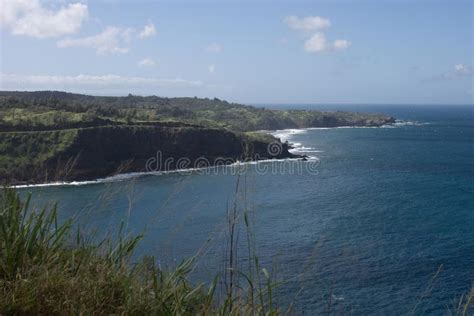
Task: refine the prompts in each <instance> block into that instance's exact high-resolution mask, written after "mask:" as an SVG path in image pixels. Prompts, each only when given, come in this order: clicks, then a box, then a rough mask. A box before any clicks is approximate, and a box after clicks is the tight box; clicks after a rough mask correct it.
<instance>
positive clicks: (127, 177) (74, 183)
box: [12, 157, 317, 189]
mask: <svg viewBox="0 0 474 316" xmlns="http://www.w3.org/2000/svg"><path fill="white" fill-rule="evenodd" d="M312 158H315V157H308V160H311V159H312ZM316 159H317V158H316ZM288 160H295V159H294V158H282V159H262V160H254V161H237V162H234V163H232V164H228V165H219V166H209V167H202V168H186V169H175V170H168V171H143V172H128V173H121V174H117V175H114V176H110V177H106V178H99V179H96V180H85V181H69V182H68V181H58V182H48V183H39V184H19V185H13V186H12V187H13V188H17V189H24V188H36V187H52V186H80V185H90V184H101V183H110V182H120V181H125V180H130V179H133V178H139V177H143V176H161V175H166V174H173V173H177V174H186V173H193V172H196V171H202V170H211V169H216V168H235V167H239V166H244V165H256V164H259V163H274V162H283V161H288Z"/></svg>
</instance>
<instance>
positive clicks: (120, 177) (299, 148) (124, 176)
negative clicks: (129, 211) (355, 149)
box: [12, 120, 428, 189]
mask: <svg viewBox="0 0 474 316" xmlns="http://www.w3.org/2000/svg"><path fill="white" fill-rule="evenodd" d="M425 124H428V123H422V122H416V121H403V120H397V121H396V122H395V123H394V124H391V125H382V126H380V127H367V126H342V127H309V128H298V129H294V128H293V129H281V130H273V131H268V130H262V131H260V132H262V133H268V134H271V135H273V136H275V137H276V138H279V139H280V140H281V141H282V142H285V141H288V142H289V143H290V145H291V146H292V147H293V148H292V149H290V150H289V151H290V152H291V153H294V154H304V155H307V156H308V159H309V160H310V161H311V160H317V159H319V158H318V157H316V156H312V155H309V154H311V153H321V152H323V151H322V150H317V149H316V148H313V147H305V146H304V145H303V144H301V143H299V142H291V140H292V138H293V136H295V135H298V134H305V133H307V132H308V131H309V130H328V129H335V128H394V127H401V126H418V125H425ZM295 159H297V160H299V159H300V158H284V159H265V160H258V161H246V162H241V161H237V162H235V163H233V164H229V165H225V166H210V167H203V168H186V169H176V170H168V171H148V172H147V171H144V172H129V173H121V174H117V175H114V176H110V177H106V178H99V179H95V180H86V181H70V182H48V183H39V184H20V185H14V186H12V187H14V188H18V189H23V188H32V187H48V186H79V185H91V184H100V183H108V182H118V181H124V180H129V179H133V178H138V177H143V176H160V175H165V174H172V173H191V172H195V171H200V170H206V169H215V168H234V167H236V166H240V165H253V164H257V163H270V162H279V161H288V160H295Z"/></svg>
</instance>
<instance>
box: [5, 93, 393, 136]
mask: <svg viewBox="0 0 474 316" xmlns="http://www.w3.org/2000/svg"><path fill="white" fill-rule="evenodd" d="M0 118H1V119H0V125H5V126H6V125H13V126H17V127H20V126H29V127H40V126H50V127H55V128H59V127H62V126H70V125H74V124H77V123H79V122H81V123H83V124H87V122H91V121H94V120H97V119H101V120H109V121H110V122H113V123H115V124H129V123H131V122H133V123H137V122H138V123H139V122H183V123H188V124H193V125H201V126H206V127H222V128H227V129H230V130H234V131H255V130H264V129H267V130H269V129H282V128H297V127H328V126H329V127H330V126H349V125H355V126H365V125H368V126H378V125H383V124H386V123H390V122H393V120H394V119H393V118H391V117H388V116H385V115H381V114H365V113H364V114H363V113H352V112H321V111H306V110H290V111H283V110H270V109H265V108H257V107H253V106H246V105H241V104H235V103H228V102H226V101H222V100H219V99H199V98H162V97H157V96H149V97H141V96H133V95H129V96H127V97H95V96H87V95H80V94H72V93H65V92H56V91H41V92H0ZM74 126H76V125H74Z"/></svg>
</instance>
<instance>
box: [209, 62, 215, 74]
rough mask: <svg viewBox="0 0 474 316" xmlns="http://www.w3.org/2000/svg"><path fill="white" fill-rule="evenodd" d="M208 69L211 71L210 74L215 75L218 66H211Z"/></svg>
mask: <svg viewBox="0 0 474 316" xmlns="http://www.w3.org/2000/svg"><path fill="white" fill-rule="evenodd" d="M207 69H208V70H209V73H211V74H213V73H214V71H216V65H214V64H212V65H209V67H208V68H207Z"/></svg>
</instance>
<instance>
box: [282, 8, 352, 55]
mask: <svg viewBox="0 0 474 316" xmlns="http://www.w3.org/2000/svg"><path fill="white" fill-rule="evenodd" d="M283 22H285V23H286V25H288V27H289V28H290V29H293V30H297V31H300V32H303V35H304V37H306V40H305V42H304V49H305V51H307V52H310V53H322V52H335V51H343V50H346V49H347V48H349V46H351V42H350V41H348V40H345V39H337V40H335V41H334V42H333V43H332V44H330V43H328V41H327V40H326V34H325V33H324V30H326V29H327V28H329V27H330V26H331V21H329V19H325V18H322V17H319V16H307V17H303V18H299V17H297V16H294V15H291V16H287V17H285V18H284V19H283ZM311 33H312V34H311Z"/></svg>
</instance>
